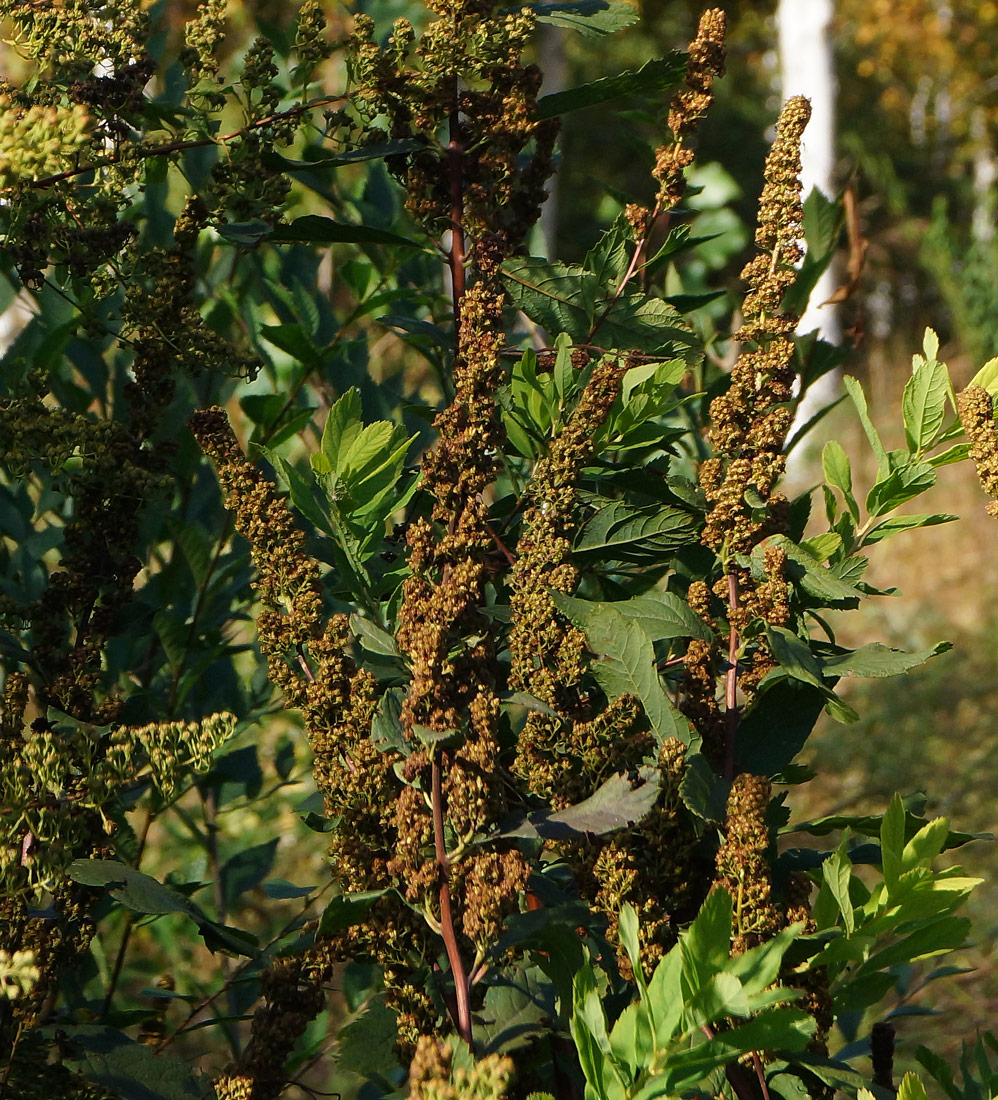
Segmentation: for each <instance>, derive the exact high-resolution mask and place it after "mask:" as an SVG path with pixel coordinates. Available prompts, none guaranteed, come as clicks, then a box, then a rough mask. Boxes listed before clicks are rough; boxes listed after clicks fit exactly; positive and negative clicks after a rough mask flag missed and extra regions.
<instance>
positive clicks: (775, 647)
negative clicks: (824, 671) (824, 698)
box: [766, 625, 828, 691]
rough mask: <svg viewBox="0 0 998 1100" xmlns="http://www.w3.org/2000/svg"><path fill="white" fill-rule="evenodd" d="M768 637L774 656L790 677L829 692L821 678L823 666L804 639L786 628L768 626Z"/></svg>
mask: <svg viewBox="0 0 998 1100" xmlns="http://www.w3.org/2000/svg"><path fill="white" fill-rule="evenodd" d="M766 637H767V638H768V639H769V646H770V649H771V650H772V651H773V656H774V657H775V658H776V660H777V662H778V663H779V665H780V668H782V669H783V671H784V672H786V673H787V675H788V676H792V677H793V678H794V679H795V680H800V681H801V682H802V683H805V684H811V685H813V686H814V687H818V688H821V689H822V691H827V690H828V688H827V686H826V684H825V681H824V680H823V679H822V676H821V666H820V665H819V664H818V660H817V658H816V657H815V656H814V654H813V653H812V652H811V647H810V646H809V645H808V644H807V642H806V641H804V639H803V638H799V637H798V636H797V635H796V634H794V633H793V631H790V630H787V629H786V628H785V627H782V626H768V625H767V627H766Z"/></svg>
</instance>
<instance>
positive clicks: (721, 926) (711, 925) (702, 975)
mask: <svg viewBox="0 0 998 1100" xmlns="http://www.w3.org/2000/svg"><path fill="white" fill-rule="evenodd" d="M731 914H732V902H731V895H730V894H729V893H728V891H727V890H725V889H723V888H721V887H718V888H717V889H715V890H713V891H711V893H710V894H708V895H707V900H706V901H705V902H704V903H703V905H702V906H701V907H700V912H699V913H698V914H697V916H696V919H695V920H694V921H693V923H692V924H691V925H690V926H689V928H688V929H687V930H686V932H685V933H684V934H683V936H682V938H681V940H680V944H681V947H682V958H683V976H684V978H686V979H687V981H688V983H689V985H690V988H692V989H693V990H694V991H695V990H697V989H699V988H700V987H701V986H703V985H705V984H706V983H707V982H708V981H709V980H710V979H711V978H712V977H713V976H715V975H716V974H718V972H719V971H721V970H723V969H724V967H725V964H726V963H727V961H728V954H729V952H730V949H731ZM740 989H741V986H740V985H739V990H740Z"/></svg>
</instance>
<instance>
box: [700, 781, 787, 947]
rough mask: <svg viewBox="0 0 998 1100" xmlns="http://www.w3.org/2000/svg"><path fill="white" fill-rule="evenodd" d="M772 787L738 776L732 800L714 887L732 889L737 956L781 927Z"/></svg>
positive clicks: (726, 820)
mask: <svg viewBox="0 0 998 1100" xmlns="http://www.w3.org/2000/svg"><path fill="white" fill-rule="evenodd" d="M770 793H771V784H770V782H769V780H768V779H765V778H764V777H762V776H759V775H748V774H742V775H739V776H737V777H736V779H735V780H734V782H733V783H732V785H731V793H730V795H729V796H728V806H727V814H726V817H725V825H724V842H723V843H722V845H721V847H720V848H718V850H717V857H716V863H717V878H716V879H715V885H716V886H719V887H722V888H723V889H725V890H727V891H728V893H729V894H730V895H731V898H732V901H733V903H734V923H733V931H732V943H731V950H732V954H735V955H741V954H743V953H744V952H745V951H747V950H748V949H749V948H750V947H754V946H756V944H759V943H762V942H764V941H765V940H766V939H768V938H769V937H770V936H772V935H773V933H774V932H777V931H779V929H780V927H782V923H783V921H782V918H781V915H780V913H779V911H778V910H777V908H776V906H775V904H774V903H773V896H772V895H773V879H772V871H771V869H770V865H769V859H768V852H769V848H770V843H771V840H770V835H769V826H768V825H767V824H766V813H767V810H768V809H769V796H770Z"/></svg>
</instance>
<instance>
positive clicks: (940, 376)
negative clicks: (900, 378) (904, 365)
mask: <svg viewBox="0 0 998 1100" xmlns="http://www.w3.org/2000/svg"><path fill="white" fill-rule="evenodd" d="M949 393H950V380H949V371H948V370H947V369H946V364H945V363H940V362H939V361H938V360H936V359H931V358H930V359H929V360H927V361H926V360H923V361H922V362H921V364H920V365H919V366H917V367H916V369H915V372H914V374H912V376H911V378H909V379H908V383H907V385H906V386H905V388H904V395H903V396H902V398H901V410H902V413H903V414H904V434H905V439H906V440H907V442H908V448H909V450H911V451H913V452H919V453H920V452H922V451H925V450H927V449H928V448H929V447H931V446H932V444H933V442H934V441H935V439H936V436H937V435H938V434H939V430H940V428H942V426H943V417H944V416H945V415H946V399H947V398H948V397H949Z"/></svg>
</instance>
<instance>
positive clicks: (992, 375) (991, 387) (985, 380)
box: [967, 356, 998, 397]
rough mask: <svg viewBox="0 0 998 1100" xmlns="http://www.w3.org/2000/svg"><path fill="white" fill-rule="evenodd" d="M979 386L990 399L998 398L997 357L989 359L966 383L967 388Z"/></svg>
mask: <svg viewBox="0 0 998 1100" xmlns="http://www.w3.org/2000/svg"><path fill="white" fill-rule="evenodd" d="M971 386H980V387H981V389H982V390H987V391H988V393H990V394H991V396H992V397H998V356H996V357H995V358H994V359H989V360H988V361H987V362H986V363H985V364H984V366H983V367H981V369H980V370H979V371H978V372H977V374H975V375H974V377H973V378H971V380H970V381H969V382H968V383H967V388H968V389H969V388H970V387H971Z"/></svg>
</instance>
